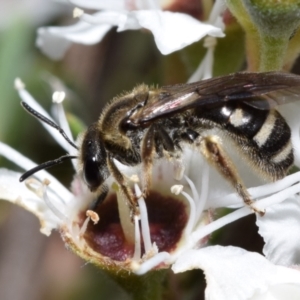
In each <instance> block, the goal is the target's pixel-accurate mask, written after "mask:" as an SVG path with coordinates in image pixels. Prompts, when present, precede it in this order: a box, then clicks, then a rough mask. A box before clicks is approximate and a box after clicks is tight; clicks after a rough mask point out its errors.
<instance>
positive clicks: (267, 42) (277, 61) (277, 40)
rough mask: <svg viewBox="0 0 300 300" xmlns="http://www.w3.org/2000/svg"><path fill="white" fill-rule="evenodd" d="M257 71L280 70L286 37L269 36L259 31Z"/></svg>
mask: <svg viewBox="0 0 300 300" xmlns="http://www.w3.org/2000/svg"><path fill="white" fill-rule="evenodd" d="M260 41H261V48H260V51H261V53H260V64H259V71H260V72H266V71H274V70H281V69H282V66H283V63H284V57H285V53H286V50H287V46H288V39H287V38H286V37H271V36H269V35H266V34H264V33H263V32H261V40H260Z"/></svg>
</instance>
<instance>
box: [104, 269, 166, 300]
mask: <svg viewBox="0 0 300 300" xmlns="http://www.w3.org/2000/svg"><path fill="white" fill-rule="evenodd" d="M168 272H169V270H159V271H151V272H148V273H147V274H145V275H141V276H138V275H135V274H132V273H131V274H129V273H124V274H120V273H119V274H112V273H110V276H112V277H113V279H114V280H115V281H116V282H117V283H118V284H119V285H120V286H121V287H122V288H123V289H124V290H125V291H126V292H127V293H128V294H129V295H130V296H131V299H132V300H162V299H163V294H164V293H165V292H166V290H165V285H164V283H165V282H166V279H167V274H168Z"/></svg>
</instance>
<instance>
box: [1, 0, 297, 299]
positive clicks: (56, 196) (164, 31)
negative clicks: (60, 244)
mask: <svg viewBox="0 0 300 300" xmlns="http://www.w3.org/2000/svg"><path fill="white" fill-rule="evenodd" d="M70 2H71V3H74V4H75V5H80V6H81V7H86V8H95V9H101V10H102V11H101V12H98V13H96V14H94V15H92V16H91V15H87V14H85V13H83V12H82V11H80V12H79V14H80V21H79V22H78V23H77V24H76V25H74V26H71V27H67V28H59V27H55V28H54V27H50V28H41V29H40V30H39V38H38V44H39V46H40V47H41V48H42V50H43V51H44V52H45V53H47V54H48V55H50V56H51V57H53V58H59V57H61V56H62V54H63V52H64V51H65V50H66V48H67V47H68V45H69V44H70V42H82V43H86V44H91V43H95V42H98V41H100V40H101V39H102V37H103V36H104V34H106V32H107V31H108V30H110V29H111V28H112V27H113V26H116V27H117V28H118V30H119V31H122V30H126V29H140V28H146V29H148V30H150V31H152V33H153V35H154V37H155V41H156V43H157V46H158V48H159V49H160V50H161V52H162V53H163V54H167V53H170V52H172V51H176V50H178V49H181V48H183V47H185V46H187V45H188V44H190V43H193V42H194V41H197V40H199V39H200V38H202V37H204V36H206V35H211V36H214V37H221V36H223V31H222V29H221V28H222V26H218V25H217V24H220V14H221V11H222V10H221V9H220V7H222V5H221V6H220V4H222V2H220V1H219V0H217V1H216V2H215V7H214V9H213V11H212V14H211V19H210V23H211V24H214V25H209V24H202V23H200V22H199V21H196V20H194V19H192V18H191V17H189V16H187V15H184V14H179V13H171V12H167V11H161V10H159V9H158V7H157V6H155V7H150V8H151V9H149V7H145V6H142V7H138V8H139V9H137V7H135V8H134V9H129V8H128V6H127V5H126V1H116V0H115V1H113V2H111V1H109V2H107V1H106V2H105V1H101V0H89V1H81V0H71V1H70ZM141 5H142V4H141ZM190 27H192V28H193V30H190ZM174 30H175V32H176V35H175V34H174ZM191 32H192V33H191ZM57 39H60V40H63V41H64V42H63V43H57ZM207 43H208V44H209V46H208V52H207V56H206V58H205V59H204V61H203V63H202V64H201V66H200V68H199V70H198V73H197V75H195V78H200V77H209V76H211V74H209V73H210V72H211V69H212V63H213V49H214V45H215V44H214V42H212V41H210V42H209V41H208V42H207ZM50 44H51V47H48V46H49V45H50ZM192 80H193V79H192ZM16 88H17V90H18V92H19V95H20V98H21V99H22V101H25V102H27V103H28V104H29V105H30V106H31V107H32V108H34V109H35V110H37V111H38V112H40V113H41V114H42V115H44V116H46V117H47V118H49V119H51V117H50V116H49V115H48V114H47V112H46V111H44V110H43V109H42V108H41V107H40V106H39V104H38V103H37V102H36V101H35V100H34V99H33V97H32V96H31V95H30V94H29V93H28V92H27V91H26V89H25V87H24V85H23V84H22V83H21V82H20V81H19V80H17V81H16ZM63 97H64V96H63V94H62V93H56V94H55V95H54V97H53V100H54V101H53V102H54V103H53V105H55V106H57V108H58V109H59V111H60V113H59V115H60V118H59V124H60V126H61V127H62V128H63V129H64V131H65V132H66V133H67V135H68V136H69V138H70V139H71V140H72V137H71V132H70V130H69V128H68V123H67V121H66V119H65V116H64V112H63V107H62V100H63ZM299 109H300V107H299V106H298V104H288V105H286V107H284V108H283V111H282V114H283V115H284V116H285V117H286V119H287V121H288V123H289V125H290V126H291V129H292V142H293V145H294V151H295V164H296V165H297V166H298V167H299V166H300V148H299V147H300V146H299V145H300V120H299V118H297V112H298V111H299ZM43 125H45V124H44V123H43ZM45 128H46V129H47V130H48V131H49V133H50V134H51V135H52V136H53V138H54V139H55V140H56V141H57V142H58V143H59V144H60V145H61V146H62V147H63V148H64V149H65V150H66V151H67V152H69V153H71V154H72V155H76V154H77V153H76V151H75V152H74V149H73V148H72V149H70V145H69V144H68V143H67V142H66V141H65V140H64V139H63V138H62V136H61V135H60V134H59V133H58V132H57V131H56V130H55V129H53V128H51V127H50V126H47V125H46V126H45ZM0 155H2V156H5V157H6V158H7V159H9V160H11V161H13V162H15V163H16V164H17V165H18V166H19V167H21V168H22V169H24V170H28V169H31V168H33V167H34V166H35V163H33V162H32V161H30V160H29V159H27V158H25V157H24V156H22V155H21V154H20V153H18V152H17V151H16V150H14V149H12V148H10V147H9V146H8V145H5V144H3V143H1V142H0ZM116 163H117V164H118V167H119V168H120V170H121V172H123V173H124V174H125V175H126V176H127V177H128V178H129V179H130V180H131V182H132V187H133V188H135V192H136V195H137V196H139V194H140V190H139V175H140V172H141V170H140V169H139V167H136V168H129V167H126V166H122V165H121V164H119V163H118V162H116ZM178 173H180V176H175V177H178V178H177V179H174V176H173V175H174V174H178ZM247 174H248V173H247V172H246V175H245V176H246V177H247V176H248V175H247ZM20 175H21V174H19V173H17V172H13V171H10V170H6V169H0V197H1V198H2V199H5V200H8V201H11V202H13V203H16V204H18V205H21V206H23V207H24V208H26V209H28V210H29V211H31V212H33V213H34V214H35V215H36V216H37V217H38V218H39V220H40V222H41V231H42V233H44V234H46V235H49V234H50V233H51V231H52V230H53V229H58V230H60V231H61V232H62V238H63V239H64V241H65V242H66V243H67V244H68V245H69V246H70V247H71V248H72V249H73V250H74V251H76V253H79V255H81V256H82V257H83V258H85V259H87V260H89V261H92V262H94V263H96V264H99V265H101V264H103V265H105V263H106V262H107V260H110V264H115V267H116V268H118V267H120V268H122V269H127V270H129V271H132V272H135V273H136V274H145V273H146V272H149V271H150V270H152V269H155V268H162V267H164V268H165V267H171V268H172V270H173V271H174V272H175V273H179V272H184V271H187V270H191V269H196V268H200V269H202V270H203V271H204V273H205V277H206V280H207V288H206V291H205V296H206V299H213V300H215V299H216V300H222V299H224V300H227V299H231V300H235V299H237V300H241V299H252V300H254V299H257V300H258V299H300V272H299V270H298V269H297V268H296V267H295V265H297V264H299V263H300V246H299V245H300V244H299V242H298V241H299V240H300V197H299V195H298V194H299V192H300V183H299V182H300V172H297V173H294V174H292V175H289V176H287V177H286V178H284V179H282V180H279V181H277V182H275V183H269V184H257V183H254V182H255V181H252V180H251V179H249V182H247V186H252V187H251V188H249V189H248V191H249V193H250V195H251V196H252V198H253V199H255V200H256V201H257V202H256V203H257V206H258V207H259V208H261V209H266V211H267V212H266V214H265V216H263V217H260V216H257V222H256V224H257V226H258V228H259V233H260V235H261V236H262V237H263V239H264V241H265V246H264V249H263V251H264V255H265V256H262V255H260V254H257V253H251V252H247V251H245V250H243V249H241V248H237V247H221V246H207V247H205V245H206V243H207V240H208V237H209V235H210V234H211V233H212V232H214V231H216V230H218V229H219V228H222V227H223V226H225V225H227V224H229V223H231V222H234V221H235V220H238V219H240V218H242V217H244V216H246V215H249V214H251V213H253V212H252V211H251V210H250V209H249V208H248V207H245V206H244V203H243V201H242V200H241V199H240V198H239V197H238V196H237V195H236V194H235V193H233V190H232V189H231V188H230V187H229V186H228V185H227V183H226V182H225V181H224V180H223V178H222V177H221V176H220V175H219V174H217V173H216V172H215V170H213V169H212V168H211V167H210V166H209V165H208V164H207V163H206V162H205V161H204V160H203V158H202V157H201V155H200V154H199V153H197V152H195V151H192V150H191V149H188V148H187V149H184V152H183V157H182V161H180V162H178V165H176V164H172V163H170V162H168V161H165V160H162V161H159V163H156V164H155V165H154V170H153V186H154V187H155V192H156V193H157V195H159V196H160V197H164V198H163V199H164V200H163V201H161V202H160V205H157V204H155V205H153V207H152V206H151V203H150V202H147V201H148V200H147V199H143V198H142V197H140V198H139V208H140V216H135V218H134V222H133V223H132V222H131V220H130V217H129V216H130V212H129V211H128V208H127V207H126V205H124V203H125V201H124V199H122V195H120V193H118V189H117V188H116V187H115V183H114V179H113V178H109V179H108V180H107V184H108V185H109V186H110V187H111V189H110V191H109V195H108V197H110V195H111V197H115V198H117V199H116V203H117V212H118V214H119V217H120V228H121V231H123V233H124V236H125V239H126V240H127V242H128V241H129V242H131V244H132V249H131V250H130V251H129V252H126V251H127V250H128V249H127V250H126V251H125V250H124V252H122V251H123V250H122V249H119V248H118V249H117V250H118V253H120V252H121V253H122V255H121V256H120V257H119V256H118V257H115V256H114V255H115V254H114V253H112V252H109V253H108V252H107V251H111V250H107V249H106V248H105V246H103V245H100V246H101V247H102V248H101V247H100V246H99V245H97V246H99V247H100V248H101V249H102V250H101V251H102V252H101V251H100V252H99V251H97V250H95V249H96V248H95V247H93V238H92V237H93V235H100V233H99V231H97V230H99V229H96V228H98V227H97V224H96V223H97V222H99V220H98V215H99V216H100V222H101V221H102V215H101V213H98V212H96V213H95V212H94V213H93V212H88V213H87V216H86V215H85V211H86V210H87V207H88V206H89V204H90V203H91V202H92V200H93V194H92V193H91V192H90V191H89V190H88V189H87V187H86V186H85V185H84V184H83V182H82V181H81V179H80V178H77V177H76V178H75V179H74V182H73V184H72V192H71V191H70V190H68V189H66V188H65V187H64V186H63V185H62V184H61V183H60V182H59V181H58V180H57V179H56V178H54V177H53V176H51V175H50V174H49V173H48V172H46V171H45V170H43V171H40V172H38V173H36V174H35V175H34V178H30V179H28V180H26V181H25V183H20V182H19V177H20ZM245 176H244V177H243V178H246V177H245ZM249 178H250V175H249ZM246 179H247V178H246ZM157 195H156V196H155V197H157ZM149 198H150V200H151V195H150V196H149ZM150 200H149V201H150ZM170 201H171V202H170ZM172 201H173V202H172ZM104 202H106V201H104ZM168 203H171V205H169V206H168ZM103 204H104V203H103ZM163 205H165V206H166V208H165V209H167V210H169V209H170V207H172V209H173V208H174V212H175V213H174V220H173V222H169V221H168V220H167V221H165V219H164V218H165V216H162V217H161V219H159V220H158V221H157V219H156V218H158V217H157V215H159V213H157V212H158V211H159V210H163V209H164V208H163ZM176 207H178V209H177V210H176ZM222 207H235V208H237V209H236V210H235V211H233V212H231V213H229V214H227V215H226V216H223V217H221V218H219V219H216V220H213V216H212V210H213V209H216V208H222ZM103 209H107V211H108V210H109V208H103ZM168 214H171V211H168V213H166V214H164V215H168ZM176 215H179V217H180V218H178V220H177V219H176ZM179 220H183V221H182V222H181V223H180V221H179ZM163 222H166V223H168V224H167V225H169V223H171V225H172V226H171V227H172V228H169V227H164V226H165V225H164V224H163ZM177 222H178V223H177ZM180 224H181V225H180ZM167 225H166V226H167ZM154 226H155V227H154ZM159 226H161V227H163V229H164V230H165V231H167V230H174V228H175V227H176V226H178V228H179V229H178V231H179V232H180V235H178V236H177V237H176V239H175V240H173V241H171V242H170V243H171V244H167V242H166V241H164V244H160V241H161V240H168V237H169V236H168V235H167V236H163V235H161V231H159V229H160V227H159ZM180 226H181V227H180ZM107 228H108V226H107ZM140 228H141V231H140ZM151 228H155V230H156V233H155V234H153V232H152V231H151ZM166 228H167V229H166ZM107 234H112V233H111V232H110V231H109V232H107ZM170 236H171V234H170ZM141 241H142V242H141ZM99 247H98V248H97V249H99ZM83 249H84V251H83ZM121 250H122V251H121ZM105 251H106V252H105ZM81 252H82V253H81ZM118 255H119V254H118ZM124 261H126V263H125V262H124Z"/></svg>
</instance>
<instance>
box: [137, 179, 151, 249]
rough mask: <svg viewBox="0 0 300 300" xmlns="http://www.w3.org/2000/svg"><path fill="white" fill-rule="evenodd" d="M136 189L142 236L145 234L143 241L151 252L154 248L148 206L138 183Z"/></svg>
mask: <svg viewBox="0 0 300 300" xmlns="http://www.w3.org/2000/svg"><path fill="white" fill-rule="evenodd" d="M134 189H135V194H136V197H137V198H138V199H139V200H138V203H139V208H140V219H141V227H142V236H143V242H144V247H145V253H146V254H147V253H148V252H150V250H151V248H152V244H151V236H150V227H149V220H148V213H147V207H146V204H145V200H144V198H143V197H141V196H142V192H141V190H140V188H139V186H138V185H137V184H135V185H134Z"/></svg>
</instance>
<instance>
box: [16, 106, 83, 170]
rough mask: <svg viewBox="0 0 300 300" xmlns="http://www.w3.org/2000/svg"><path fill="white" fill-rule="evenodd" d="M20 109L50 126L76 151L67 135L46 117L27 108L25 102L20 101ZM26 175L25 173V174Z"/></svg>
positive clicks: (29, 107)
mask: <svg viewBox="0 0 300 300" xmlns="http://www.w3.org/2000/svg"><path fill="white" fill-rule="evenodd" d="M21 105H22V107H23V108H24V109H25V110H26V111H27V112H28V113H30V114H31V115H33V116H34V117H35V118H37V119H39V120H40V121H42V122H44V123H46V124H48V125H50V126H51V127H53V128H55V129H56V130H58V132H59V133H60V134H61V135H62V136H63V138H64V139H65V140H66V141H67V142H68V143H69V144H70V145H71V146H72V147H74V148H75V149H77V150H78V147H77V146H76V145H75V144H74V143H73V142H72V141H71V140H70V139H69V138H68V136H67V134H66V133H65V132H64V130H63V129H62V128H61V127H60V126H58V125H57V124H56V123H54V122H53V121H51V120H50V119H48V118H47V117H45V116H43V115H41V114H40V113H39V112H37V111H36V110H35V109H33V108H32V107H31V106H29V105H28V104H27V103H26V102H24V101H21ZM46 168H47V167H46ZM25 174H26V173H25Z"/></svg>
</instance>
